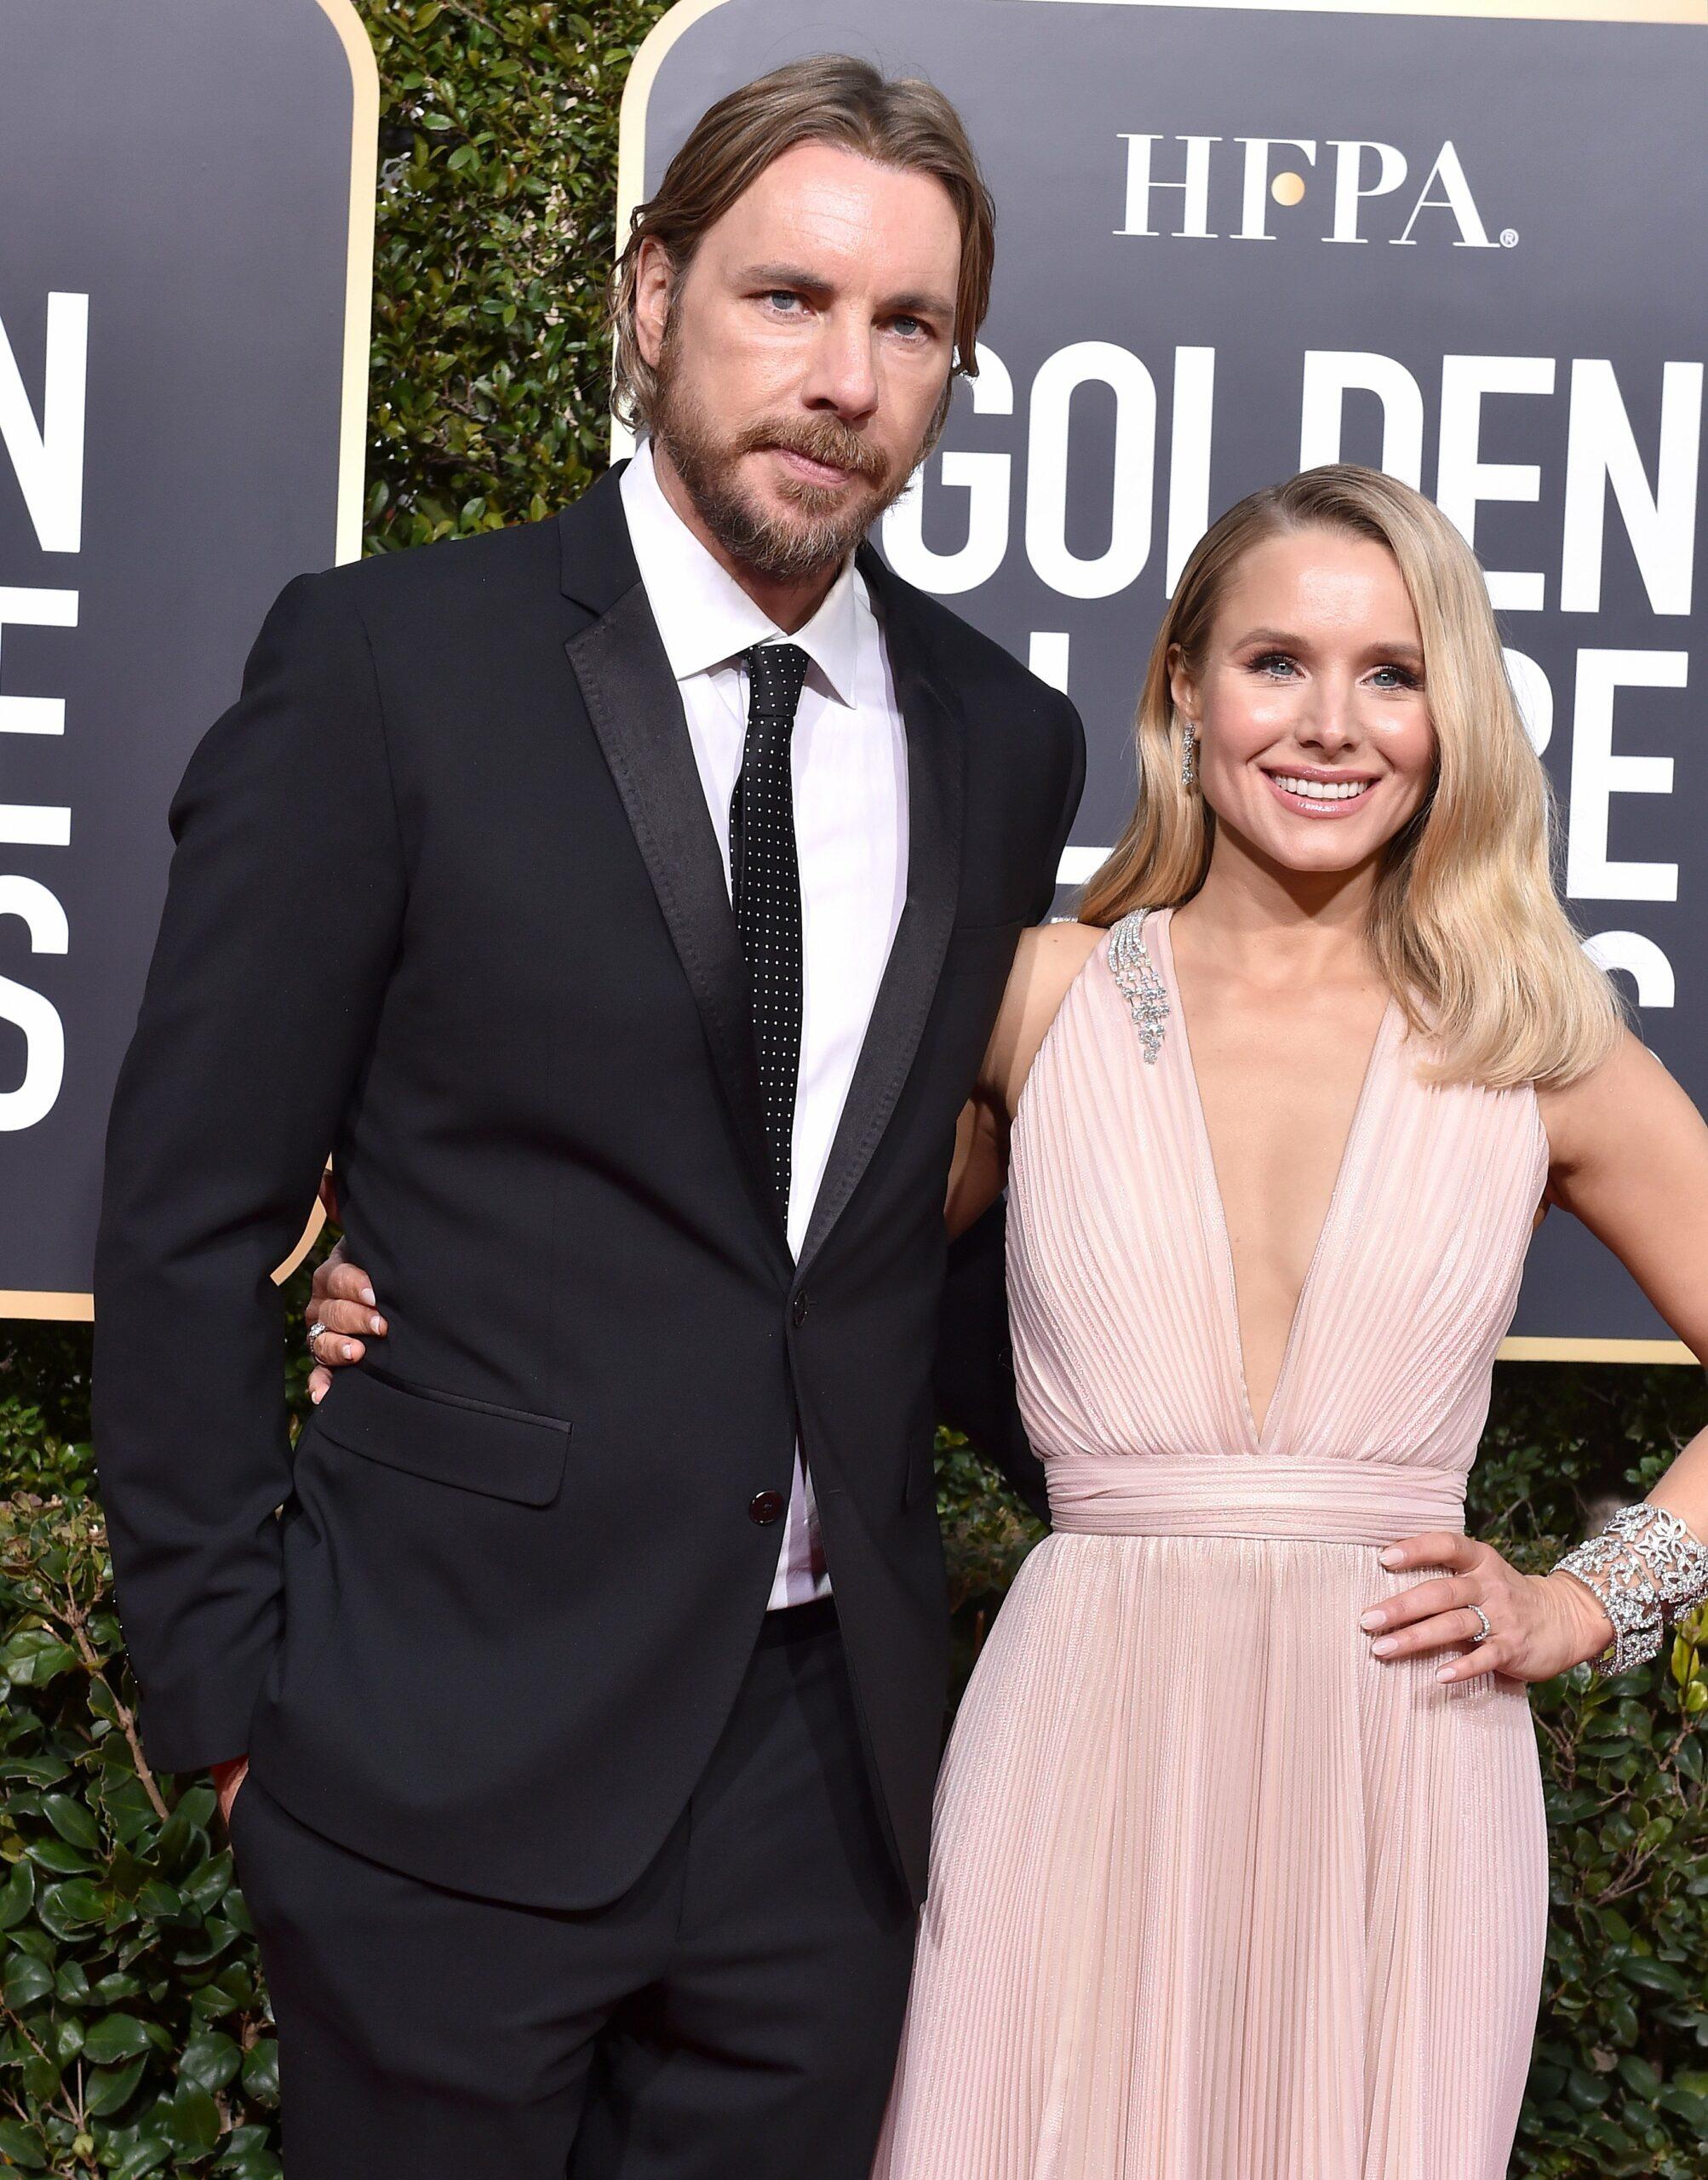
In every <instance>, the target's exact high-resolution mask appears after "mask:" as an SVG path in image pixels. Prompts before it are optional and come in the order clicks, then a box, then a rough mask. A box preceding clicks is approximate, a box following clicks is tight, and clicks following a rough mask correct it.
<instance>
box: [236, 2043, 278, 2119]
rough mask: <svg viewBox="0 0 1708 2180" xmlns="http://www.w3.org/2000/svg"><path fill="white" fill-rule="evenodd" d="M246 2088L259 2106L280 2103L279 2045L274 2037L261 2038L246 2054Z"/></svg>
mask: <svg viewBox="0 0 1708 2180" xmlns="http://www.w3.org/2000/svg"><path fill="white" fill-rule="evenodd" d="M244 2089H245V2090H246V2091H248V2093H249V2096H251V2097H254V2098H255V2102H256V2103H258V2104H265V2105H268V2106H272V2105H275V2104H277V2103H278V2044H277V2043H276V2042H275V2041H274V2040H273V2039H272V2037H270V2036H264V2037H262V2038H261V2039H259V2040H258V2041H257V2042H255V2043H254V2044H252V2045H250V2046H249V2050H248V2051H245V2052H244Z"/></svg>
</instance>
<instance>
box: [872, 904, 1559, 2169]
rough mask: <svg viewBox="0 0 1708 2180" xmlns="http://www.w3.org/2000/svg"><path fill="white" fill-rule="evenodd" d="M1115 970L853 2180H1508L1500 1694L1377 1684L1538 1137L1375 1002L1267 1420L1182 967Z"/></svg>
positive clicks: (1487, 1326)
mask: <svg viewBox="0 0 1708 2180" xmlns="http://www.w3.org/2000/svg"><path fill="white" fill-rule="evenodd" d="M1168 922H1169V918H1168V916H1167V915H1166V913H1164V914H1160V915H1156V916H1155V917H1153V918H1152V919H1151V920H1150V921H1149V923H1148V924H1147V926H1146V927H1145V930H1144V939H1145V943H1146V944H1147V945H1148V946H1149V950H1150V955H1151V958H1152V960H1153V961H1154V962H1155V967H1156V969H1157V972H1158V973H1159V974H1160V976H1161V978H1162V980H1163V982H1164V984H1165V986H1166V989H1167V993H1168V997H1169V999H1170V1001H1171V1008H1172V1011H1171V1013H1170V1014H1169V1016H1168V1018H1167V1021H1166V1029H1165V1032H1164V1036H1163V1039H1162V1045H1161V1051H1160V1053H1159V1054H1158V1056H1157V1058H1156V1060H1155V1064H1147V1062H1146V1060H1145V1058H1144V1056H1143V1051H1142V1048H1141V1045H1140V1041H1139V1036H1138V1030H1137V1029H1136V1028H1135V1026H1134V1023H1133V1020H1132V1017H1131V1015H1130V1014H1129V1012H1128V1008H1127V1004H1126V1000H1125V999H1124V997H1123V996H1122V994H1121V991H1120V990H1118V988H1117V986H1116V984H1115V981H1114V978H1113V977H1112V975H1111V972H1110V969H1109V964H1108V961H1107V959H1106V949H1105V947H1104V946H1103V945H1102V944H1099V945H1098V948H1097V949H1096V950H1095V951H1094V952H1093V954H1092V957H1091V959H1090V961H1088V962H1087V963H1086V967H1085V969H1084V970H1083V972H1081V974H1080V977H1079V978H1078V980H1077V982H1076V983H1075V985H1074V986H1073V989H1072V990H1070V992H1069V995H1068V997H1067V999H1066V1000H1065V1001H1064V1002H1063V1007H1062V1009H1061V1012H1060V1013H1059V1015H1058V1016H1057V1020H1056V1022H1055V1024H1054V1025H1053V1027H1052V1030H1051V1031H1050V1034H1049V1036H1048V1037H1047V1039H1046V1041H1045V1044H1044V1047H1043V1049H1042V1051H1041V1052H1040V1055H1039V1057H1038V1059H1037V1062H1036V1064H1035V1066H1034V1069H1033V1071H1032V1075H1031V1078H1030V1080H1029V1082H1028V1084H1027V1086H1026V1091H1025V1094H1024V1097H1023V1100H1022V1104H1021V1110H1020V1113H1019V1115H1018V1117H1017V1121H1016V1123H1015V1127H1014V1137H1013V1155H1012V1171H1011V1188H1010V1224H1009V1244H1008V1246H1009V1283H1010V1300H1011V1305H1012V1317H1013V1344H1014V1359H1015V1368H1016V1373H1017V1378H1018V1382H1019V1388H1020V1397H1021V1405H1022V1408H1023V1412H1024V1414H1025V1417H1026V1420H1027V1424H1028V1426H1029V1431H1030V1433H1031V1437H1032V1441H1033V1443H1034V1445H1035V1447H1036V1449H1037V1450H1038V1452H1039V1453H1040V1454H1041V1455H1042V1456H1044V1458H1045V1460H1046V1466H1047V1471H1048V1474H1049V1477H1050V1492H1051V1503H1052V1514H1053V1534H1052V1535H1051V1536H1050V1537H1048V1538H1047V1539H1046V1540H1045V1542H1043V1543H1042V1544H1041V1545H1040V1546H1039V1547H1038V1548H1037V1550H1036V1551H1035V1552H1033V1553H1032V1555H1031V1557H1030V1558H1029V1559H1028V1560H1027V1561H1026V1563H1025V1565H1024V1566H1023V1569H1021V1573H1020V1575H1019V1579H1018V1581H1017V1583H1016V1584H1015V1586H1014V1589H1013V1592H1012V1595H1011V1596H1010V1598H1009V1599H1008V1601H1007V1603H1006V1604H1005V1605H1004V1607H1003V1609H1002V1611H1001V1613H1000V1615H999V1617H998V1619H997V1621H996V1624H995V1627H994V1632H993V1633H992V1635H991V1638H990V1640H989V1644H987V1646H986V1648H985V1650H984V1654H983V1657H982V1658H981V1660H980V1661H979V1665H978V1668H977V1672H976V1673H975V1674H974V1676H973V1679H972V1683H971V1687H970V1689H969V1690H968V1692H967V1695H966V1700H965V1701H964V1703H963V1705H962V1707H961V1710H960V1716H959V1718H958V1720H957V1723H956V1725H955V1730H954V1736H953V1740H952V1741H951V1744H950V1747H949V1754H948V1757H947V1759H946V1762H945V1765H944V1770H943V1778H942V1783H941V1786H940V1788H939V1792H938V1799H937V1824H936V1833H935V1844H934V1849H933V1861H932V1879H931V1897H930V1900H929V1902H928V1903H927V1905H926V1910H925V1913H924V1916H923V1919H922V1923H921V1927H920V1946H919V1955H918V1965H917V1969H916V1971H915V1976H914V1986H913V1994H912V1998H911V2001H910V2005H909V2011H908V2026H907V2030H906V2034H905V2037H904V2039H903V2049H902V2055H901V2060H900V2064H899V2068H898V2071H897V2077H896V2084H895V2089H894V2092H893V2095H892V2097H891V2107H890V2111H889V2114H888V2118H887V2120H886V2126H885V2133H884V2138H883V2142H882V2144H881V2147H880V2153H879V2156H878V2160H877V2166H876V2174H877V2176H878V2180H1501V2176H1503V2175H1504V2174H1505V2171H1506V2169H1507V2160H1508V2155H1509V2153H1510V2148H1511V2143H1512V2137H1513V2133H1514V2130H1515V2126H1516V2120H1517V2115H1518V2107H1519V2102H1520V2098H1521V2097H1522V2091H1523V2085H1524V2080H1525V2074H1526V2069H1527V2063H1528V2058H1529V2051H1530V2044H1531V2038H1532V2035H1533V2029H1534V2024H1535V2016H1536V2006H1537V1999H1538V1994H1539V1988H1540V1982H1541V1971H1542V1953H1543V1940H1544V1917H1545V1903H1546V1885H1547V1859H1546V1843H1545V1833H1544V1826H1543V1811H1542V1794H1541V1783H1540V1777H1539V1767H1538V1763H1537V1756H1536V1748H1535V1741H1534V1738H1533V1731H1532V1726H1531V1718H1530V1712H1529V1707H1528V1704H1527V1701H1526V1697H1525V1692H1524V1690H1523V1689H1522V1687H1521V1686H1519V1685H1518V1684H1516V1683H1513V1682H1510V1681H1505V1680H1493V1679H1488V1678H1485V1679H1482V1680H1478V1681H1474V1682H1470V1683H1468V1684H1464V1685H1462V1686H1458V1687H1453V1688H1443V1687H1441V1685H1440V1684H1439V1683H1437V1681H1436V1678H1435V1674H1436V1671H1437V1669H1438V1667H1439V1666H1440V1664H1441V1654H1436V1655H1433V1656H1430V1657H1426V1658H1424V1659H1421V1660H1417V1661H1408V1662H1402V1663H1397V1664H1387V1665H1384V1664H1383V1663H1382V1662H1381V1661H1378V1660H1377V1659H1374V1658H1373V1657H1372V1656H1371V1655H1370V1652H1369V1640H1370V1638H1368V1636H1367V1635H1366V1634H1365V1633H1364V1632H1362V1631H1361V1628H1360V1626H1359V1624H1358V1621H1359V1615H1360V1613H1361V1611H1362V1610H1363V1609H1365V1608H1366V1607H1367V1606H1368V1605H1370V1604H1371V1603H1374V1602H1375V1601H1376V1600H1377V1599H1378V1598H1382V1597H1384V1596H1387V1595H1389V1594H1390V1593H1392V1592H1395V1591H1397V1590H1399V1589H1401V1588H1404V1587H1406V1586H1408V1585H1409V1584H1410V1583H1411V1582H1413V1581H1417V1580H1419V1576H1418V1575H1415V1574H1413V1575H1406V1576H1393V1575H1388V1574H1386V1573H1384V1570H1383V1569H1381V1567H1380V1566H1379V1565H1378V1561H1377V1557H1376V1552H1377V1548H1378V1546H1381V1545H1384V1544H1387V1543H1390V1542H1391V1541H1393V1540H1395V1539H1396V1538H1397V1537H1400V1536H1404V1535H1408V1534H1412V1533H1414V1532H1416V1531H1419V1530H1422V1529H1431V1528H1449V1529H1459V1528H1462V1527H1463V1507H1464V1482H1465V1476H1466V1473H1467V1472H1468V1471H1469V1469H1470V1464H1471V1461H1472V1459H1473V1457H1474V1455H1475V1454H1476V1446H1477V1440H1478V1437H1479V1436H1480V1434H1481V1431H1482V1424H1483V1421H1484V1419H1485V1416H1486V1414H1487V1406H1488V1396H1489V1375H1490V1366H1491V1365H1492V1363H1493V1359H1494V1355H1495V1350H1496V1348H1497V1346H1498V1345H1499V1341H1500V1339H1501V1337H1502V1335H1503V1334H1504V1333H1505V1330H1506V1328H1507V1326H1508V1324H1509V1323H1510V1320H1511V1317H1512V1312H1513V1308H1514V1305H1515V1302H1516V1295H1517V1290H1518V1281H1519V1274H1520V1270H1521V1267H1522V1263H1523V1259H1524V1254H1525V1249H1526V1246H1527V1242H1528V1240H1529V1236H1530V1232H1531V1226H1532V1219H1533V1213H1534V1212H1535V1208H1536V1206H1537V1203H1538V1202H1539V1199H1540V1196H1541V1193H1542V1190H1543V1186H1544V1183H1545V1178H1546V1171H1547V1145H1546V1140H1545V1136H1544V1134H1543V1131H1542V1127H1541V1122H1540V1120H1539V1115H1538V1110H1537V1104H1536V1099H1535V1097H1534V1095H1533V1093H1531V1092H1530V1091H1529V1090H1528V1089H1522V1090H1510V1091H1504V1092H1492V1091H1487V1090H1482V1089H1477V1088H1473V1087H1451V1088H1441V1087H1433V1088H1432V1087H1426V1086H1425V1085H1424V1083H1423V1082H1421V1081H1419V1079H1418V1077H1417V1076H1416V1075H1415V1073H1414V1072H1413V1067H1412V1065H1411V1063H1410V1058H1409V1054H1408V1048H1407V1041H1406V1037H1405V1035H1404V1028H1403V1018H1402V1017H1401V1015H1400V1013H1399V1011H1398V1009H1397V1008H1395V1007H1390V1008H1389V1010H1388V1013H1387V1014H1386V1016H1385V1018H1384V1021H1383V1024H1382V1026H1381V1029H1380V1030H1379V1031H1378V1035H1377V1038H1376V1041H1375V1045H1374V1047H1373V1052H1372V1054H1371V1058H1370V1064H1369V1069H1368V1072H1367V1076H1366V1078H1365V1082H1364V1087H1363V1090H1362V1093H1361V1097H1360V1099H1359V1104H1358V1108H1357V1111H1356V1117H1355V1118H1354V1120H1353V1122H1352V1126H1351V1130H1350V1135H1349V1138H1348V1140H1347V1144H1346V1148H1345V1151H1344V1157H1343V1160H1342V1163H1341V1167H1340V1173H1339V1178H1338V1182H1337V1184H1336V1186H1335V1190H1334V1193H1333V1198H1332V1200H1331V1202H1330V1205H1329V1208H1328V1212H1327V1219H1326V1220H1325V1223H1324V1225H1323V1229H1322V1233H1321V1238H1320V1240H1319V1242H1318V1243H1317V1247H1316V1252H1315V1258H1314V1259H1313V1261H1312V1264H1311V1267H1310V1274H1309V1276H1308V1278H1307V1280H1306V1282H1305V1286H1304V1292H1303V1294H1301V1296H1300V1298H1299V1301H1298V1311H1297V1313H1296V1316H1295V1318H1294V1322H1293V1325H1292V1331H1291V1334H1290V1337H1289V1340H1288V1343H1287V1351H1286V1356H1285V1359H1284V1361H1283V1363H1282V1364H1281V1375H1280V1378H1279V1380H1278V1381H1277V1383H1276V1385H1275V1395H1274V1397H1273V1399H1272V1400H1271V1402H1270V1407H1269V1411H1268V1414H1267V1415H1266V1416H1265V1418H1264V1425H1263V1427H1262V1429H1261V1430H1259V1429H1258V1427H1257V1426H1256V1425H1255V1424H1254V1422H1253V1420H1252V1410H1251V1405H1250V1403H1249V1400H1248V1398H1247V1393H1246V1389H1245V1382H1244V1374H1243V1370H1242V1367H1241V1353H1240V1345H1239V1334H1238V1324H1237V1318H1236V1316H1235V1294H1234V1282H1233V1266H1232V1259H1231V1257H1230V1254H1229V1246H1228V1238H1227V1231H1226V1226H1225V1222H1224V1217H1223V1211H1222V1206H1221V1202H1220V1197H1219V1194H1218V1188H1217V1183H1216V1175H1215V1170H1214V1167H1213V1164H1212V1157H1211V1150H1210V1143H1209V1139H1208V1136H1207V1134H1206V1130H1205V1126H1204V1119H1203V1114H1202V1111H1201V1107H1200V1104H1199V1099H1198V1094H1197V1088H1196V1085H1195V1080H1194V1076H1193V1070H1192V1058H1191V1053H1190V1049H1189V1044H1188V1041H1187V1036H1186V1027H1185V1024H1184V1019H1183V1017H1182V1013H1181V1010H1180V1006H1179V1001H1178V993H1177V991H1176V990H1175V986H1174V972H1173V961H1172V952H1171V949H1170V946H1169V935H1168Z"/></svg>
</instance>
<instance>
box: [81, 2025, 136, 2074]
mask: <svg viewBox="0 0 1708 2180" xmlns="http://www.w3.org/2000/svg"><path fill="white" fill-rule="evenodd" d="M150 2040H151V2039H150V2038H149V2034H148V2031H147V2029H146V2027H145V2026H144V2025H143V2023H142V2022H140V2021H139V2020H138V2019H137V2017H136V2016H135V2014H134V2013H110V2014H106V2015H104V2016H102V2017H101V2019H100V2020H99V2021H98V2022H96V2023H95V2026H94V2028H91V2029H90V2031H89V2035H88V2037H87V2039H85V2041H84V2044H83V2057H85V2058H86V2059H87V2060H88V2061H89V2063H90V2064H91V2066H97V2067H107V2066H111V2065H112V2064H113V2062H115V2061H116V2060H119V2059H131V2058H135V2057H136V2055H137V2053H138V2052H139V2051H147V2050H148V2048H149V2045H150Z"/></svg>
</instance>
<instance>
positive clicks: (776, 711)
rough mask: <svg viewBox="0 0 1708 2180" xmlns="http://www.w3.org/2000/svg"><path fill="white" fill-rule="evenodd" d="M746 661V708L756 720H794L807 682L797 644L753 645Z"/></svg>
mask: <svg viewBox="0 0 1708 2180" xmlns="http://www.w3.org/2000/svg"><path fill="white" fill-rule="evenodd" d="M742 657H744V658H745V659H746V660H747V663H748V710H749V711H750V712H751V713H752V714H753V716H754V718H755V719H782V720H793V719H794V714H795V710H796V708H797V707H798V705H799V704H800V692H801V691H802V689H803V688H804V687H805V685H806V668H807V657H806V653H805V651H803V650H802V649H801V648H800V645H799V644H755V645H754V646H753V648H752V649H751V650H750V651H744V652H743V653H742Z"/></svg>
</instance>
